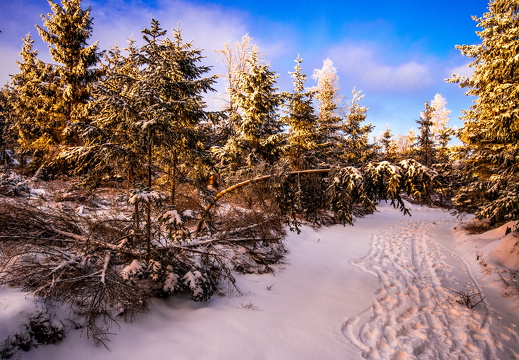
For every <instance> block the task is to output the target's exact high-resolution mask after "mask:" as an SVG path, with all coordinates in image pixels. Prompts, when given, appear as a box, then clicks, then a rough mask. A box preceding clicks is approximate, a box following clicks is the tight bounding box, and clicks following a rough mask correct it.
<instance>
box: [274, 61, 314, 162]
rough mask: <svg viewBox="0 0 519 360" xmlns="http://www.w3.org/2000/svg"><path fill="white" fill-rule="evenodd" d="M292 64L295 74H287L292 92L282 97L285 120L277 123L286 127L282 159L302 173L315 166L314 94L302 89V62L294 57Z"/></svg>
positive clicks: (304, 77)
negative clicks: (290, 81)
mask: <svg viewBox="0 0 519 360" xmlns="http://www.w3.org/2000/svg"><path fill="white" fill-rule="evenodd" d="M295 61H296V66H295V70H294V72H291V73H290V74H291V75H292V78H293V80H292V82H293V84H294V90H293V91H292V92H291V93H284V94H283V97H284V98H285V101H284V107H285V116H283V117H282V118H281V121H282V122H283V123H284V124H285V125H286V126H287V127H288V134H287V145H286V147H285V148H284V154H283V157H284V158H285V159H287V161H288V162H289V163H290V164H291V167H292V169H293V170H304V169H309V168H314V167H316V165H317V164H316V163H317V159H316V151H317V148H318V142H317V141H318V137H317V116H316V114H315V109H314V107H313V105H312V103H313V100H314V97H315V91H313V90H308V89H305V83H306V75H305V74H303V73H302V72H301V70H302V69H301V63H302V62H303V60H302V59H301V58H300V57H298V58H297V59H296V60H295Z"/></svg>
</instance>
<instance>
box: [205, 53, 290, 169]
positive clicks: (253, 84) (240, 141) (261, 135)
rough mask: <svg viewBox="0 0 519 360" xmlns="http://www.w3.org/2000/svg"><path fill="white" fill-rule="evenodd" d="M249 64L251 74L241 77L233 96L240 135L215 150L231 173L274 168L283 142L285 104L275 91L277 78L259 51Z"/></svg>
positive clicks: (253, 55) (240, 75)
mask: <svg viewBox="0 0 519 360" xmlns="http://www.w3.org/2000/svg"><path fill="white" fill-rule="evenodd" d="M247 62H248V64H249V65H248V68H249V70H248V71H247V72H240V73H239V76H238V78H237V80H236V83H235V85H234V88H231V94H230V98H231V102H232V104H233V106H235V107H236V109H237V116H238V119H237V121H236V123H235V130H234V132H235V134H236V135H235V136H233V137H230V138H229V139H228V140H227V142H226V144H225V145H224V146H223V148H221V149H217V150H215V152H216V154H217V156H218V157H219V159H220V160H221V161H222V163H223V164H224V165H225V166H226V167H227V168H229V169H239V168H247V169H252V168H253V167H255V166H256V165H258V164H260V163H266V164H270V165H272V164H274V163H275V162H276V161H277V160H278V159H279V156H280V152H281V145H282V142H283V138H282V134H281V132H282V129H281V122H280V119H279V115H278V113H277V110H278V108H279V105H280V103H281V97H280V95H279V94H278V93H277V88H276V87H275V84H276V79H277V75H276V74H275V73H274V72H273V71H271V70H270V67H269V65H268V64H267V63H264V62H262V61H260V59H259V54H258V53H257V52H256V50H253V51H252V55H251V58H250V59H248V60H247Z"/></svg>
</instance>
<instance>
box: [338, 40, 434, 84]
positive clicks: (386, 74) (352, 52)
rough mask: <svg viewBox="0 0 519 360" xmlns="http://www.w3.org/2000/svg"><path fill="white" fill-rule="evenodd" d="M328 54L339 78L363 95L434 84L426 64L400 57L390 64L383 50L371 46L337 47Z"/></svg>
mask: <svg viewBox="0 0 519 360" xmlns="http://www.w3.org/2000/svg"><path fill="white" fill-rule="evenodd" d="M329 53H330V58H332V59H333V60H334V62H335V63H336V64H337V67H338V68H339V71H340V73H341V75H342V76H343V77H347V78H348V82H349V83H353V84H354V86H356V87H358V88H360V89H365V90H366V91H371V92H388V91H391V92H396V93H406V92H409V91H417V90H422V89H424V88H427V87H429V86H431V85H432V84H433V83H434V81H435V80H434V77H433V73H432V69H431V66H430V65H429V64H427V63H426V62H420V61H417V60H413V59H410V60H405V57H400V59H401V60H400V61H399V62H397V63H391V62H389V61H388V60H387V59H389V58H390V56H388V54H387V49H382V48H377V47H376V46H375V45H373V44H371V43H364V44H346V45H339V46H336V47H334V48H332V49H331V50H330V52H329Z"/></svg>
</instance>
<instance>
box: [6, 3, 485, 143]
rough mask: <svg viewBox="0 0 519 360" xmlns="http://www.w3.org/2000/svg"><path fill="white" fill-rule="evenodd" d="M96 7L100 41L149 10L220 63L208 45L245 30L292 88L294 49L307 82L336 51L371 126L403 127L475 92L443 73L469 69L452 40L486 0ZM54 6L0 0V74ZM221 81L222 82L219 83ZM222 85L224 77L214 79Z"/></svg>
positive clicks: (464, 34)
mask: <svg viewBox="0 0 519 360" xmlns="http://www.w3.org/2000/svg"><path fill="white" fill-rule="evenodd" d="M83 6H84V7H88V6H91V7H92V16H93V17H94V34H93V36H92V39H91V40H92V42H93V41H99V43H100V47H101V48H102V49H107V48H109V47H110V46H111V45H113V44H118V45H121V46H124V45H125V43H126V39H127V38H128V37H130V36H133V37H134V38H136V39H139V38H140V30H142V29H143V28H144V27H147V26H148V25H149V23H150V20H151V18H156V19H158V20H159V21H160V23H161V25H162V27H163V28H165V29H172V28H177V26H178V24H180V26H181V27H182V29H183V37H184V40H186V41H190V40H193V43H194V45H195V46H197V47H200V48H202V49H204V52H203V54H204V55H205V56H206V57H207V59H206V62H205V64H206V65H212V66H214V67H213V72H214V73H219V72H223V68H222V65H221V64H220V63H219V62H218V60H217V55H216V54H215V52H214V50H217V49H221V48H223V45H224V43H225V42H235V41H237V40H239V39H241V37H242V36H243V35H244V34H246V33H248V34H249V36H251V37H252V38H253V42H254V43H257V44H258V45H259V47H260V49H261V50H262V52H263V53H264V54H265V59H266V60H268V61H270V64H271V68H272V70H274V71H275V72H277V73H278V74H279V79H278V86H279V88H280V89H281V90H287V91H289V90H291V86H292V85H291V78H290V75H289V74H288V71H293V67H294V64H295V63H294V59H295V58H296V57H297V56H298V54H300V55H301V57H302V58H303V59H304V62H303V71H304V72H305V73H306V74H307V75H308V77H309V81H308V83H307V85H308V86H313V85H315V84H314V81H313V80H311V75H312V73H313V70H314V69H316V68H320V67H321V66H322V62H323V60H324V59H326V58H328V57H329V58H330V59H331V60H333V62H334V64H335V66H336V68H337V70H338V74H339V76H340V78H341V82H340V83H341V94H342V95H344V96H345V97H346V99H348V98H350V97H351V90H352V89H353V88H356V89H357V90H362V91H363V93H364V94H365V97H364V99H363V104H364V105H366V106H367V107H369V110H368V118H367V121H368V122H371V123H372V124H374V125H375V126H376V129H375V131H374V135H378V134H379V133H380V132H383V131H384V130H385V128H386V126H389V128H390V129H391V130H392V132H393V133H395V134H396V133H400V134H405V133H406V132H407V131H408V130H409V129H411V128H412V127H416V122H415V120H416V119H418V118H419V116H420V112H421V111H422V110H423V108H424V103H425V101H427V100H431V99H432V98H433V97H434V95H435V94H436V93H441V94H442V95H443V96H444V97H445V98H446V100H447V108H448V109H449V110H452V120H451V123H450V124H451V125H454V126H461V122H460V121H459V119H458V117H459V116H460V115H461V110H462V109H467V108H468V106H470V104H471V101H472V99H471V98H469V97H467V96H465V95H464V90H463V89H460V88H459V87H458V86H457V85H455V84H447V83H445V82H444V79H445V78H447V77H449V76H450V75H451V74H452V73H453V72H455V73H464V74H468V73H469V72H468V71H469V70H468V69H467V68H466V65H467V64H468V63H469V62H470V59H467V58H465V57H463V56H461V54H460V53H459V51H458V50H456V49H455V48H454V46H455V45H457V44H476V43H479V42H480V39H479V38H478V37H477V35H476V33H475V32H476V31H477V30H478V28H477V27H476V22H475V21H474V20H472V18H471V16H473V15H476V16H478V17H480V16H482V14H483V13H484V12H486V11H487V7H488V1H487V0H465V1H459V0H435V1H430V0H429V1H425V0H415V1H412V0H395V1H391V0H386V1H378V0H372V1H367V2H361V1H358V0H356V1H351V0H342V1H340V0H333V1H321V2H319V1H304V0H300V1H294V0H288V1H287V0H261V1H258V0H228V1H206V0H199V1H169V0H148V1H145V0H106V1H103V0H83ZM48 12H50V7H49V5H48V3H47V1H45V0H16V1H14V0H0V30H2V33H1V34H0V54H1V56H0V84H5V83H6V82H7V81H8V80H9V74H13V73H16V72H17V71H18V69H17V66H16V63H15V61H16V60H17V59H19V56H18V53H19V52H20V49H21V46H22V40H21V39H22V38H23V37H24V36H25V35H26V34H27V33H29V32H30V33H31V35H32V36H33V38H35V40H38V34H37V32H36V29H35V27H34V25H35V24H38V25H40V26H41V25H42V19H41V17H40V15H41V14H47V13H48ZM35 48H37V49H38V50H39V53H40V57H41V58H42V59H43V60H45V61H50V59H49V56H48V51H47V48H46V45H45V44H43V43H41V42H40V41H36V43H35ZM222 86H223V84H222ZM219 88H221V86H220V87H219Z"/></svg>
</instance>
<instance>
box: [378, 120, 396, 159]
mask: <svg viewBox="0 0 519 360" xmlns="http://www.w3.org/2000/svg"><path fill="white" fill-rule="evenodd" d="M380 143H381V145H382V152H383V154H382V160H383V161H389V162H390V163H394V162H396V161H397V152H398V145H397V143H396V141H395V139H394V138H393V134H391V130H390V129H389V128H387V129H386V131H384V133H383V134H382V136H381V138H380Z"/></svg>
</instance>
